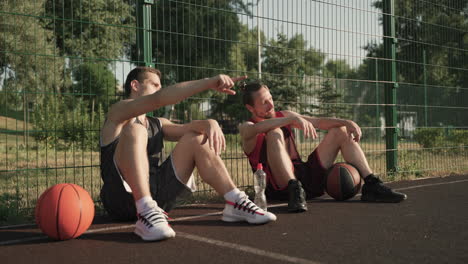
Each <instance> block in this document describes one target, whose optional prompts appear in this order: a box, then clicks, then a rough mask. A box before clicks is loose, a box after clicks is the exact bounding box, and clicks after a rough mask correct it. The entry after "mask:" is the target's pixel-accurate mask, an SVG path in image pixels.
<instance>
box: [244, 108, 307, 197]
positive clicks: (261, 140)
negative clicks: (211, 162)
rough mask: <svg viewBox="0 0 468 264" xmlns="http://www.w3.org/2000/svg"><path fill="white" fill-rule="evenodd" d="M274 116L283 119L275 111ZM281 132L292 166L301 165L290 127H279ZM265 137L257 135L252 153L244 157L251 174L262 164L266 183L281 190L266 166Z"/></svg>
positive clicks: (278, 112)
mask: <svg viewBox="0 0 468 264" xmlns="http://www.w3.org/2000/svg"><path fill="white" fill-rule="evenodd" d="M275 115H276V116H275V118H278V117H284V114H283V113H282V112H281V111H277V112H276V113H275ZM249 121H251V122H253V123H257V122H256V121H254V120H252V119H250V120H249ZM281 130H282V131H283V134H284V141H285V143H286V151H287V152H288V154H289V157H290V158H291V161H292V163H293V164H295V163H302V160H301V156H300V155H299V153H298V152H297V148H296V142H295V137H294V133H293V132H292V129H291V126H290V125H287V126H284V127H281ZM265 135H266V134H265V133H260V134H257V142H256V143H255V148H254V150H252V152H250V153H245V155H247V157H248V158H249V163H250V166H252V171H253V172H254V171H255V169H256V168H257V164H258V163H262V164H263V170H264V171H265V173H266V175H267V182H268V183H269V184H271V186H273V188H275V189H276V190H279V189H281V188H279V187H278V185H277V184H276V182H275V180H274V179H273V177H272V174H271V170H270V166H269V165H268V159H267V144H266V143H265ZM293 169H294V168H293Z"/></svg>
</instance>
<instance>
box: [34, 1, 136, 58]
mask: <svg viewBox="0 0 468 264" xmlns="http://www.w3.org/2000/svg"><path fill="white" fill-rule="evenodd" d="M43 1H44V0H43ZM39 10H40V9H39ZM44 10H45V17H44V18H43V21H42V23H43V25H44V27H45V28H46V29H48V30H52V31H54V33H55V38H54V39H53V40H54V41H55V45H56V46H57V47H58V48H59V51H60V54H61V55H68V56H74V57H80V58H94V59H96V58H106V59H119V58H120V57H121V56H122V55H123V54H124V49H126V48H128V41H129V39H131V38H132V37H134V36H135V30H134V28H133V27H134V25H135V18H134V14H132V10H133V9H132V8H131V6H130V4H128V1H121V0H80V1H72V2H70V1H55V0H46V1H45V5H44ZM50 18H54V19H50ZM128 26H131V27H132V28H127V27H128ZM126 45H127V47H126Z"/></svg>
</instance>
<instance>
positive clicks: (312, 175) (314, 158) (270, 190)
mask: <svg viewBox="0 0 468 264" xmlns="http://www.w3.org/2000/svg"><path fill="white" fill-rule="evenodd" d="M293 165H294V175H295V176H296V179H297V180H299V181H300V182H301V183H302V188H304V191H305V193H306V196H307V199H311V198H314V197H319V196H322V195H323V194H324V193H325V180H326V177H327V172H328V170H327V169H326V168H324V167H323V165H322V162H321V161H320V158H319V156H318V154H317V150H314V152H312V154H310V155H309V158H308V159H307V162H301V163H294V164H293ZM265 194H266V196H267V198H268V199H271V200H280V201H286V200H288V188H287V187H285V188H283V189H281V190H277V189H275V188H274V187H273V186H272V185H271V184H270V183H268V184H267V187H266V190H265Z"/></svg>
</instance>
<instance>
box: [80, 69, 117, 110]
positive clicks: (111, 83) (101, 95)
mask: <svg viewBox="0 0 468 264" xmlns="http://www.w3.org/2000/svg"><path fill="white" fill-rule="evenodd" d="M73 76H74V79H75V81H76V82H75V84H74V85H73V93H74V94H76V95H82V97H83V100H84V101H86V102H87V103H88V107H89V109H90V110H91V111H92V110H93V106H97V105H102V106H103V108H104V109H107V108H108V106H109V105H111V104H113V103H114V101H115V97H116V87H117V85H118V81H117V80H116V79H115V75H114V73H112V72H111V71H110V70H109V69H108V68H107V66H106V64H104V63H83V64H81V65H79V66H78V67H77V68H76V69H75V70H74V71H73Z"/></svg>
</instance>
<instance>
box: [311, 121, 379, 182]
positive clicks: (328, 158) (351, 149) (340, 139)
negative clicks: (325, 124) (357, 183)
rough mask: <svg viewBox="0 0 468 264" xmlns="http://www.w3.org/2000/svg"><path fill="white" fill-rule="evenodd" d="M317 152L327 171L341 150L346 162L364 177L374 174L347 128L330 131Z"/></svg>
mask: <svg viewBox="0 0 468 264" xmlns="http://www.w3.org/2000/svg"><path fill="white" fill-rule="evenodd" d="M317 150H318V156H319V158H320V161H321V162H322V165H323V166H324V167H325V168H327V169H328V168H330V167H331V166H332V165H333V164H334V163H335V160H336V157H337V155H338V151H340V150H341V154H342V155H343V158H344V160H345V161H346V162H349V163H351V164H353V165H354V166H356V167H357V169H358V170H359V172H360V173H361V176H362V177H367V176H368V175H370V174H372V170H371V169H370V167H369V163H368V162H367V159H366V156H365V155H364V152H363V151H362V149H361V146H359V144H358V143H357V142H355V141H354V140H352V139H351V138H350V136H349V134H348V133H347V131H346V128H345V127H339V128H332V129H330V130H329V131H328V133H327V134H326V135H325V137H324V139H323V140H322V141H321V142H320V144H319V145H318V147H317Z"/></svg>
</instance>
